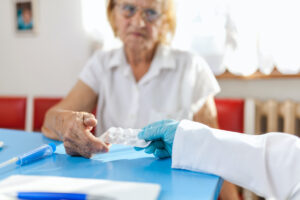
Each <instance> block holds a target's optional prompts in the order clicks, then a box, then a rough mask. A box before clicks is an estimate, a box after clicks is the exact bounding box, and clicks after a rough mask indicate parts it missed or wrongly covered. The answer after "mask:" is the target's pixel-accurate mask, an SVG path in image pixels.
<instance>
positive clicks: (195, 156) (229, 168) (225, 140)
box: [172, 120, 300, 200]
mask: <svg viewBox="0 0 300 200" xmlns="http://www.w3.org/2000/svg"><path fill="white" fill-rule="evenodd" d="M172 167H173V168H180V169H187V170H193V171H199V172H205V173H211V174H215V175H218V176H221V177H222V178H224V179H225V180H228V181H230V182H232V183H234V184H237V185H240V186H242V187H244V188H247V189H249V190H251V191H253V192H255V193H256V194H258V195H261V196H263V197H267V198H275V199H278V200H281V199H282V200H286V199H300V139H299V138H297V137H296V136H292V135H289V134H283V133H268V134H264V135H259V136H255V135H244V134H240V133H234V132H229V131H223V130H218V129H213V128H210V127H208V126H205V125H203V124H200V123H196V122H192V121H188V120H183V121H181V122H180V124H179V126H178V128H177V131H176V134H175V139H174V144H173V154H172Z"/></svg>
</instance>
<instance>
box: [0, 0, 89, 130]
mask: <svg viewBox="0 0 300 200" xmlns="http://www.w3.org/2000/svg"><path fill="white" fill-rule="evenodd" d="M13 2H14V1H12V0H1V1H0V24H1V26H0V95H26V96H28V97H29V102H28V106H29V107H28V110H29V111H30V110H31V109H32V107H31V101H32V97H33V96H39V95H47V96H64V95H66V93H67V92H68V91H69V90H70V88H71V87H72V86H73V85H74V83H75V82H76V79H77V76H78V73H79V72H80V70H81V69H82V67H83V66H84V64H85V62H86V60H87V58H88V56H89V54H90V45H89V40H88V38H87V35H86V34H85V32H84V30H83V25H82V17H81V0H42V1H37V3H38V4H37V10H36V11H37V17H38V20H39V21H38V26H39V27H38V30H37V31H38V33H37V34H35V35H31V34H25V35H24V34H21V35H20V34H17V33H16V31H15V23H14V19H15V18H14V17H15V16H14V12H15V10H14V4H13ZM27 116H28V117H27V118H31V112H28V113H27ZM30 127H31V121H28V122H27V130H30Z"/></svg>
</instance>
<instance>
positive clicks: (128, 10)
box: [115, 3, 161, 23]
mask: <svg viewBox="0 0 300 200" xmlns="http://www.w3.org/2000/svg"><path fill="white" fill-rule="evenodd" d="M115 5H116V6H118V7H119V8H120V12H121V14H122V15H123V16H124V17H125V18H131V17H133V16H134V15H135V13H136V12H137V11H138V10H139V9H142V17H143V19H144V20H145V21H146V22H149V23H153V22H154V21H156V20H157V19H158V18H159V17H160V16H161V14H160V13H159V12H158V11H156V10H155V9H153V8H144V9H143V8H138V7H137V6H135V5H132V4H128V3H122V4H118V3H116V4H115Z"/></svg>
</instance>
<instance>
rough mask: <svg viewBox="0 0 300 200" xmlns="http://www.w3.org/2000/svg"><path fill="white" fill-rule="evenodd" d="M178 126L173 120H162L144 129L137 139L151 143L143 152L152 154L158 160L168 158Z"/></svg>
mask: <svg viewBox="0 0 300 200" xmlns="http://www.w3.org/2000/svg"><path fill="white" fill-rule="evenodd" d="M178 124H179V122H178V121H175V120H162V121H158V122H154V123H152V124H150V125H148V126H146V127H144V128H143V129H142V131H141V132H140V133H139V135H138V137H139V138H140V139H143V140H146V141H152V142H151V143H150V145H149V146H147V147H146V148H145V152H146V153H149V154H152V153H153V154H154V156H155V157H158V158H167V157H170V156H171V155H172V146H173V140H174V136H175V132H176V129H177V126H178Z"/></svg>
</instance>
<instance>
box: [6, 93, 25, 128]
mask: <svg viewBox="0 0 300 200" xmlns="http://www.w3.org/2000/svg"><path fill="white" fill-rule="evenodd" d="M26 102H27V101H26V97H0V128H8V129H19V130H24V129H25V119H26Z"/></svg>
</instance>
